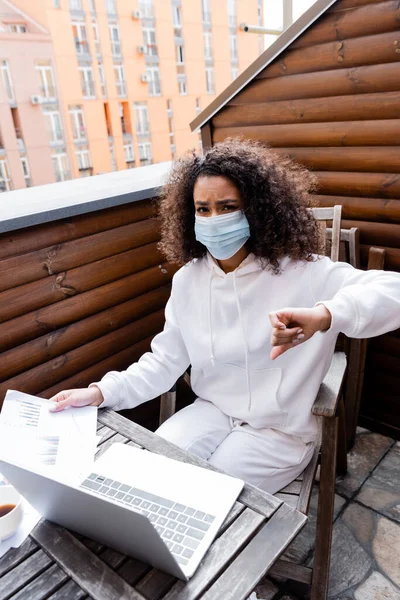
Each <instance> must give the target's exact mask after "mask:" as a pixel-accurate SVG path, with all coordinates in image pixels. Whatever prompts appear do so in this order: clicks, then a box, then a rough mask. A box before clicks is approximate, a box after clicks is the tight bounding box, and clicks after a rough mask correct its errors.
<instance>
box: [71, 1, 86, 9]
mask: <svg viewBox="0 0 400 600" xmlns="http://www.w3.org/2000/svg"><path fill="white" fill-rule="evenodd" d="M69 9H70V10H83V9H82V0H69Z"/></svg>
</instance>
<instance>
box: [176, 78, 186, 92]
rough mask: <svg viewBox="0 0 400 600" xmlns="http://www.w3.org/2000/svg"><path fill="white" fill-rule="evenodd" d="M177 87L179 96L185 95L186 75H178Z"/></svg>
mask: <svg viewBox="0 0 400 600" xmlns="http://www.w3.org/2000/svg"><path fill="white" fill-rule="evenodd" d="M178 89H179V95H180V96H186V94H187V86H186V76H185V77H178Z"/></svg>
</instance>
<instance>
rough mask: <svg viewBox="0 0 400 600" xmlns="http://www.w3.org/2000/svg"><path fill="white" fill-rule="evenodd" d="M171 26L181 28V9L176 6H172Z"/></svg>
mask: <svg viewBox="0 0 400 600" xmlns="http://www.w3.org/2000/svg"><path fill="white" fill-rule="evenodd" d="M172 24H173V26H174V27H181V25H182V14H181V7H180V6H177V5H176V4H173V5H172Z"/></svg>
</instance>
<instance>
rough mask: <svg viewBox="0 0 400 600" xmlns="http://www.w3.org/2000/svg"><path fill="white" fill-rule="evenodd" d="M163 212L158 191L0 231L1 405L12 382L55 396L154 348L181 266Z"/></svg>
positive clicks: (144, 415)
mask: <svg viewBox="0 0 400 600" xmlns="http://www.w3.org/2000/svg"><path fill="white" fill-rule="evenodd" d="M154 216H155V215H154V207H153V205H152V202H151V200H149V201H142V202H134V203H132V204H128V205H125V206H122V207H115V208H112V209H107V210H103V211H98V212H93V213H90V214H86V215H83V216H79V217H73V218H70V219H65V220H62V221H56V222H54V223H50V224H45V225H40V226H36V227H32V228H29V229H23V230H20V231H16V232H12V233H9V234H3V235H2V236H0V364H1V369H0V406H1V404H2V402H3V399H4V395H5V393H6V390H7V389H17V390H20V391H23V392H27V393H30V394H35V395H39V396H42V397H47V398H48V397H50V396H51V395H53V394H54V393H56V392H57V391H60V390H62V389H68V388H73V387H85V386H87V385H88V384H89V383H91V382H92V381H96V380H98V379H100V378H101V377H102V376H103V375H104V374H105V373H106V372H107V371H109V370H111V369H116V370H120V369H124V368H126V367H127V366H129V365H130V364H131V363H132V362H134V361H135V360H137V359H138V358H139V357H140V356H141V355H142V354H143V353H144V352H146V351H147V350H148V349H149V346H150V341H151V339H152V337H153V336H154V335H155V334H156V333H158V332H159V331H161V329H162V328H163V325H164V307H165V304H166V302H167V300H168V297H169V293H170V283H171V278H172V275H173V274H174V272H175V269H174V267H173V266H172V265H167V264H166V263H165V259H164V258H163V257H162V255H161V253H160V252H159V251H158V249H157V242H158V240H159V225H158V221H157V219H155V218H154ZM155 410H157V409H156V407H155V406H154V405H153V408H152V406H151V405H150V404H149V405H148V406H146V408H145V409H142V410H141V413H140V414H141V420H142V423H145V422H146V420H150V419H153V417H154V415H153V414H152V413H153V412H154V411H155Z"/></svg>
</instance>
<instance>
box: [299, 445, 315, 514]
mask: <svg viewBox="0 0 400 600" xmlns="http://www.w3.org/2000/svg"><path fill="white" fill-rule="evenodd" d="M318 459H319V447H315V449H314V454H313V455H312V458H311V460H310V462H309V463H308V465H307V466H306V468H305V469H304V472H303V475H304V478H303V481H302V485H301V488H300V494H299V497H298V502H297V506H296V507H295V508H297V510H299V511H300V512H302V513H303V514H304V515H306V514H307V513H308V507H309V504H310V499H311V492H312V488H313V483H314V479H315V473H316V470H317V466H318Z"/></svg>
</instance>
